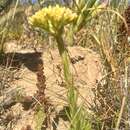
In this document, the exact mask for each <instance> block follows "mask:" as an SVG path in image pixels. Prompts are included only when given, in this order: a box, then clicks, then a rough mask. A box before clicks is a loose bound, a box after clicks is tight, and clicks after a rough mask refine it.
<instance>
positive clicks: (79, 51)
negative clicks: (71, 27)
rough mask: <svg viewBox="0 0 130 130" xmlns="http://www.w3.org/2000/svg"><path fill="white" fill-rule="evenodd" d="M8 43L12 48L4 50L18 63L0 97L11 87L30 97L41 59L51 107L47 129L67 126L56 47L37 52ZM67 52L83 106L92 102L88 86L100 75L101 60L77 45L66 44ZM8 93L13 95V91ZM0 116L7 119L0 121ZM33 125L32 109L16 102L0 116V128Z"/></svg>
mask: <svg viewBox="0 0 130 130" xmlns="http://www.w3.org/2000/svg"><path fill="white" fill-rule="evenodd" d="M9 45H10V47H11V48H12V49H9V48H8V49H6V53H7V54H8V55H11V54H12V53H14V52H15V54H14V59H15V60H16V62H17V61H18V62H19V63H20V65H19V66H18V70H17V72H16V73H15V77H16V75H17V78H15V79H14V80H13V81H12V82H10V87H9V88H8V89H7V90H4V91H6V92H5V94H4V96H3V95H1V97H0V101H2V100H3V99H6V98H7V97H8V98H9V96H7V93H9V92H10V91H12V90H20V92H21V93H23V94H24V95H26V96H27V97H30V96H31V97H34V95H35V93H36V92H37V86H36V83H37V77H36V72H37V65H38V63H39V62H43V63H44V73H45V76H46V86H47V89H46V97H47V98H48V101H49V102H50V103H51V106H50V109H53V112H51V113H50V119H51V125H50V128H48V130H67V127H68V121H67V120H66V119H64V118H63V116H62V113H63V111H64V107H65V106H67V99H66V93H67V89H66V88H65V86H64V78H63V70H62V66H61V59H60V57H59V53H58V50H57V49H48V48H46V49H44V50H43V51H42V53H37V52H35V51H34V50H31V49H21V48H20V47H19V46H16V45H14V46H15V47H13V45H12V46H11V44H9ZM11 50H12V51H11ZM68 52H69V55H70V58H71V62H72V65H71V70H72V73H73V75H74V83H75V86H76V87H77V88H78V90H79V102H78V103H79V104H80V103H84V104H85V106H86V109H87V108H88V107H89V106H90V104H92V100H93V92H92V90H93V88H95V87H96V82H97V81H98V80H100V78H101V70H102V67H101V60H100V57H99V55H98V54H96V53H95V52H93V51H92V50H90V49H85V48H82V47H79V46H75V47H69V48H68ZM12 95H13V96H14V94H12ZM37 102H38V101H37ZM3 118H4V119H5V121H7V123H4V124H3V125H2V123H1V122H2V121H3V120H4V119H3ZM8 118H9V119H8ZM5 124H6V125H5ZM35 125H36V124H35V119H34V109H32V108H29V109H27V110H26V109H25V108H24V107H23V104H21V103H20V102H16V103H14V104H13V105H11V106H10V107H9V108H7V109H6V110H5V112H3V115H1V117H0V130H35ZM5 126H6V128H5Z"/></svg>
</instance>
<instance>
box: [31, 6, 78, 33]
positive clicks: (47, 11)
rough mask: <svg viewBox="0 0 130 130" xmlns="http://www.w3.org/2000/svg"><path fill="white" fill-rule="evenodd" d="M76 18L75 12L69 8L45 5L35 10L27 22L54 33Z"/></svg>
mask: <svg viewBox="0 0 130 130" xmlns="http://www.w3.org/2000/svg"><path fill="white" fill-rule="evenodd" d="M76 18H77V14H76V13H73V12H72V10H70V9H69V8H66V7H62V6H59V5H56V6H49V7H45V8H43V9H41V10H40V11H38V12H36V13H35V14H34V15H33V16H31V17H30V18H29V23H30V24H31V25H33V26H34V27H39V28H42V29H44V30H46V31H48V32H50V33H53V34H54V33H56V32H57V31H59V30H60V29H62V28H63V26H64V25H67V24H69V23H71V22H73V21H74V20H75V19H76Z"/></svg>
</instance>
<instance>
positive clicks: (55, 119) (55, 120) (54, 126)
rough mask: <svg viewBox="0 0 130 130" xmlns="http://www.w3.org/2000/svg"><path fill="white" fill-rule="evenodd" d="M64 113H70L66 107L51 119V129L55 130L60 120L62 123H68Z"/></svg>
mask: <svg viewBox="0 0 130 130" xmlns="http://www.w3.org/2000/svg"><path fill="white" fill-rule="evenodd" d="M66 113H68V114H69V113H70V112H69V107H68V106H64V107H63V109H62V110H60V111H59V113H58V114H57V115H56V117H55V118H54V119H53V120H54V121H53V123H52V127H53V130H57V125H58V124H59V121H60V118H61V119H63V120H64V121H68V120H69V119H68V117H67V114H66Z"/></svg>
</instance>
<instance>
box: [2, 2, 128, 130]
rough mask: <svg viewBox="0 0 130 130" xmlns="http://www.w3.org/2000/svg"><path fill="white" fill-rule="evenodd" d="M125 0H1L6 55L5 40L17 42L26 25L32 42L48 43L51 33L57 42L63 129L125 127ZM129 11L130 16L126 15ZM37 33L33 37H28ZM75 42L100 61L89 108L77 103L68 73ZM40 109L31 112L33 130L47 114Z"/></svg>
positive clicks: (126, 44)
mask: <svg viewBox="0 0 130 130" xmlns="http://www.w3.org/2000/svg"><path fill="white" fill-rule="evenodd" d="M39 3H40V1H39ZM55 3H56V2H55ZM0 4H1V3H0ZM127 4H128V3H127V0H120V2H118V0H112V1H110V2H106V3H105V2H104V3H100V2H99V1H98V0H74V1H73V2H72V3H71V4H70V5H65V6H63V5H59V4H55V5H53V6H48V7H43V8H42V9H41V6H42V5H40V6H39V5H38V4H34V5H32V4H28V5H26V6H25V7H22V6H21V5H19V4H18V1H16V3H15V2H11V1H10V3H2V5H3V6H2V8H0V9H1V10H2V11H3V12H2V14H0V15H1V18H0V52H1V54H3V55H4V54H5V51H4V44H5V43H6V42H7V41H9V40H17V41H20V39H22V38H23V37H25V33H24V32H25V28H24V25H25V24H26V26H27V27H28V29H27V30H29V32H28V34H29V35H27V36H26V37H25V39H26V40H27V39H31V38H32V37H33V38H34V39H33V41H35V40H36V41H40V42H41V43H45V42H46V44H44V46H48V44H49V40H50V38H53V39H54V41H51V42H53V44H55V43H57V44H56V46H54V47H57V48H58V51H59V55H60V57H61V61H62V66H63V74H64V82H65V88H66V90H67V106H68V108H69V110H66V113H65V114H66V115H67V119H68V121H69V126H68V130H109V129H110V130H112V129H116V130H119V129H125V130H128V129H129V128H130V126H129V122H128V121H129V117H128V114H129V110H128V109H129V108H128V106H129V105H130V104H129V101H128V99H129V84H128V75H129V74H128V72H129V70H128V67H129V62H128V61H129V48H130V47H129V45H128V34H127V31H128V30H129V27H128V23H127V22H126V17H124V12H125V9H126V8H127ZM9 6H10V7H9ZM7 7H8V8H9V9H8V10H6V9H7ZM29 9H30V10H29ZM1 10H0V11H1ZM37 10H39V11H37ZM34 12H35V13H34ZM128 16H129V17H130V14H128ZM30 26H31V27H30ZM121 27H124V28H121ZM36 32H37V34H36V36H32V37H31V36H30V34H31V33H33V34H34V33H36ZM48 39H49V40H48ZM79 39H80V40H79ZM77 45H78V46H82V47H84V48H88V47H89V48H91V49H92V50H93V51H96V53H98V54H99V55H100V57H101V60H102V61H101V62H102V68H103V72H102V79H101V80H100V81H98V83H97V84H96V85H97V86H96V87H95V88H94V90H93V93H94V98H93V101H92V105H91V107H90V108H86V107H85V106H84V102H83V103H78V99H79V97H80V96H79V92H78V88H77V87H76V85H75V83H74V77H73V73H72V72H71V67H72V66H73V65H72V63H71V59H70V56H69V53H68V49H67V48H68V47H69V46H77ZM50 48H51V47H50ZM122 75H123V77H124V79H122ZM121 83H122V84H121ZM88 109H89V111H90V112H88ZM43 110H44V108H40V109H39V110H38V111H36V113H35V115H36V116H35V118H36V119H35V120H36V125H37V126H36V130H41V129H42V126H43V122H44V119H45V116H46V117H47V116H48V115H47V114H48V113H47V112H46V111H43Z"/></svg>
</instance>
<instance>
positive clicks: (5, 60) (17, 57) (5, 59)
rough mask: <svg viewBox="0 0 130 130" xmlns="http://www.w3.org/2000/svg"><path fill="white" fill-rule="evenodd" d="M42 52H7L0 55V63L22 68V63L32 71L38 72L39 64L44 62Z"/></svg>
mask: <svg viewBox="0 0 130 130" xmlns="http://www.w3.org/2000/svg"><path fill="white" fill-rule="evenodd" d="M41 56H42V53H41V52H32V53H6V54H3V55H2V56H1V57H0V64H1V65H3V66H6V67H12V68H17V69H20V67H21V66H22V65H24V66H25V67H27V68H28V69H29V70H30V71H32V72H36V71H37V68H38V64H43V61H42V59H41Z"/></svg>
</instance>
